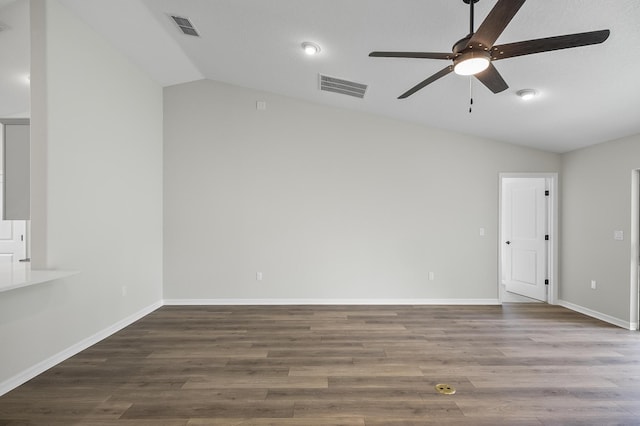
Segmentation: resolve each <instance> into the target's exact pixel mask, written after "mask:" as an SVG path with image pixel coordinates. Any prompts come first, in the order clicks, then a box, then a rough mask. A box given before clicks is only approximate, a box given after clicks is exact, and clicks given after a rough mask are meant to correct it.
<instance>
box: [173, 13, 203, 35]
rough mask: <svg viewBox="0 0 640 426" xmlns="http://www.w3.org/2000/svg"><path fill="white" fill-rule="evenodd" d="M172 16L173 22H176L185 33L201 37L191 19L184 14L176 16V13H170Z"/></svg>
mask: <svg viewBox="0 0 640 426" xmlns="http://www.w3.org/2000/svg"><path fill="white" fill-rule="evenodd" d="M170 16H171V19H173V22H175V23H176V25H177V26H178V28H180V30H181V31H182V32H183V33H185V34H186V35H190V36H196V37H200V34H198V32H197V31H196V29H195V27H194V26H193V24H192V23H191V21H189V19H188V18H183V17H182V16H176V15H170Z"/></svg>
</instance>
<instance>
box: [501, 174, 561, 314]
mask: <svg viewBox="0 0 640 426" xmlns="http://www.w3.org/2000/svg"><path fill="white" fill-rule="evenodd" d="M505 178H545V179H548V180H549V182H550V183H549V191H550V196H549V209H550V214H549V224H548V227H549V232H550V235H551V238H550V240H551V241H550V243H551V244H549V253H548V255H549V257H548V267H549V271H550V272H549V289H548V294H547V303H549V304H550V305H555V304H558V303H559V301H558V241H559V239H560V233H559V232H558V206H559V203H558V200H559V195H558V173H553V172H542V173H498V298H499V299H500V300H501V302H506V301H505V300H503V299H502V295H503V293H501V289H502V249H503V245H502V241H503V240H504V239H503V237H502V179H505Z"/></svg>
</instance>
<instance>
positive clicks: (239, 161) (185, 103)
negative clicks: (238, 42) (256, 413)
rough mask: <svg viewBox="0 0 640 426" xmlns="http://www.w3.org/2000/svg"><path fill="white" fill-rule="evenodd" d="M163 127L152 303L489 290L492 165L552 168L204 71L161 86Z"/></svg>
mask: <svg viewBox="0 0 640 426" xmlns="http://www.w3.org/2000/svg"><path fill="white" fill-rule="evenodd" d="M336 96H337V95H336ZM262 100H264V101H266V102H267V110H266V111H258V110H256V101H262ZM164 124H165V131H164V149H165V151H164V152H165V163H164V209H165V210H164V217H165V221H164V236H165V245H164V267H165V275H164V297H165V299H225V298H231V299H247V298H248V299H421V298H426V299H494V300H495V299H497V297H498V276H497V264H498V260H497V251H498V247H497V244H498V243H497V234H498V230H497V227H498V223H497V222H498V219H497V218H498V173H499V172H512V171H521V172H545V171H551V172H557V171H559V168H560V158H559V156H558V155H556V154H551V153H545V152H542V151H536V150H531V149H526V148H522V147H517V146H513V145H507V144H501V143H496V142H492V141H488V140H482V139H478V138H475V137H469V136H463V135H459V134H454V133H450V132H443V131H437V130H433V129H428V128H424V127H420V126H416V125H412V124H408V123H404V122H400V121H394V120H391V119H385V118H381V117H377V116H372V115H366V114H361V113H357V112H353V111H346V110H340V109H335V108H329V107H323V106H319V105H314V104H310V103H305V102H301V101H296V100H293V99H289V98H286V97H281V96H276V95H273V94H269V93H263V92H258V91H253V90H249V89H243V88H238V87H234V86H230V85H226V84H221V83H217V82H213V81H199V82H194V83H187V84H183V85H177V86H173V87H169V88H165V91H164ZM480 227H484V228H485V229H486V236H484V237H480V236H479V228H480ZM258 271H259V272H262V273H263V280H262V281H257V280H256V272H258ZM429 272H434V273H435V279H434V280H432V281H430V280H428V273H429Z"/></svg>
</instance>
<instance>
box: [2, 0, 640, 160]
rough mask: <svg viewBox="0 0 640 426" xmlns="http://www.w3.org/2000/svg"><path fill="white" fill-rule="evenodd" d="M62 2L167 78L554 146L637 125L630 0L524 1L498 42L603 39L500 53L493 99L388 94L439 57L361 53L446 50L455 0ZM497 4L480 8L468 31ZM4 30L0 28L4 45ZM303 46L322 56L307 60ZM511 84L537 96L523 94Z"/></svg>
mask: <svg viewBox="0 0 640 426" xmlns="http://www.w3.org/2000/svg"><path fill="white" fill-rule="evenodd" d="M0 1H2V2H3V3H8V4H6V5H4V7H2V8H1V9H0V22H2V21H3V19H4V16H3V13H2V12H3V11H5V10H7V9H10V8H11V6H12V3H14V2H7V1H6V0H0ZM17 1H20V0H17ZM60 1H61V3H63V4H64V5H66V6H67V7H68V8H69V9H70V11H71V12H72V13H74V14H76V15H77V16H79V17H80V18H81V19H82V20H84V21H85V22H86V23H87V24H88V25H89V26H91V27H92V28H94V29H95V30H96V31H97V32H98V33H100V34H102V35H103V36H104V37H105V38H106V39H108V40H109V42H110V43H112V44H113V45H114V46H115V47H116V48H117V49H119V50H121V51H122V52H123V53H124V54H125V55H126V56H128V57H129V58H130V59H131V60H132V61H133V62H135V63H136V64H138V65H139V66H140V67H141V68H142V69H144V70H145V71H146V72H148V73H149V75H150V76H151V77H152V78H154V79H155V80H156V81H158V82H159V83H160V84H162V85H164V86H167V85H172V84H177V83H182V82H187V81H192V80H197V79H201V78H208V79H213V80H218V81H222V82H226V83H230V84H235V85H239V86H243V87H248V88H254V89H259V90H263V91H267V92H273V93H277V94H281V95H286V96H291V97H294V98H298V99H303V100H308V101H310V102H316V103H320V104H325V105H329V106H334V107H339V108H346V109H353V110H358V111H363V112H368V113H373V114H378V115H381V116H388V117H393V118H397V119H401V120H406V121H409V122H416V123H420V124H424V125H426V126H430V127H435V128H441V129H447V130H452V131H456V132H461V133H466V134H471V135H476V136H479V137H483V138H489V139H494V140H499V141H504V142H508V143H514V144H519V145H526V146H531V147H536V148H540V149H544V150H549V151H555V152H566V151H570V150H573V149H576V148H580V147H583V146H588V145H591V144H595V143H599V142H603V141H607V140H612V139H616V138H619V137H623V136H627V135H630V134H637V133H640V112H639V111H640V78H638V76H640V51H639V50H638V48H637V46H639V45H640V24H639V23H640V2H638V1H637V0H529V1H527V2H525V4H524V5H523V6H522V8H521V9H520V11H519V12H518V13H517V14H516V16H515V17H514V18H513V20H512V21H511V23H510V24H509V25H508V26H507V28H506V30H505V31H504V32H503V33H502V34H501V35H500V37H499V38H498V40H497V43H498V44H504V43H510V42H516V41H521V40H529V39H536V38H541V37H549V36H556V35H563V34H569V33H578V32H585V31H593V30H601V29H610V30H611V35H610V37H609V38H608V40H606V41H605V42H604V43H602V44H598V45H593V46H587V47H579V48H575V49H568V50H559V51H554V52H548V53H540V54H535V55H529V56H521V57H515V58H511V59H505V60H502V61H499V62H496V63H495V66H496V68H497V69H498V70H499V71H500V73H501V74H502V77H503V78H504V79H505V81H506V82H507V84H508V85H509V88H508V89H507V90H505V91H503V92H501V93H499V94H493V93H491V92H490V91H489V90H487V89H486V88H485V87H484V86H483V85H482V84H480V83H479V82H478V81H477V80H475V79H470V78H469V77H463V76H459V75H456V74H453V73H452V74H450V75H448V76H446V77H445V78H442V79H440V80H438V81H436V82H434V83H433V84H431V85H429V86H427V87H425V88H424V89H423V90H421V91H419V92H417V93H416V94H414V95H413V96H411V97H409V98H408V99H404V100H398V99H397V97H398V96H399V95H400V94H401V93H403V92H405V91H406V90H407V89H409V88H411V87H412V86H414V85H415V84H417V83H418V82H420V81H422V80H424V79H425V78H426V77H428V76H429V75H431V74H433V73H435V72H437V71H439V70H440V69H442V68H443V66H446V63H443V62H442V61H437V60H426V59H395V58H394V59H388V58H370V57H368V54H369V52H371V51H374V50H402V51H431V52H450V51H451V47H452V45H453V43H454V42H455V41H457V40H459V39H460V38H462V37H464V36H465V35H466V34H467V33H468V30H469V6H468V5H466V4H464V3H463V1H462V0H394V1H388V0H347V1H345V0H322V1H317V0H316V1H310V0H270V1H265V0H60ZM3 3H0V6H2V4H3ZM495 3H496V0H480V1H479V2H478V3H477V4H476V5H475V12H476V16H475V22H476V28H477V26H478V25H479V23H480V22H482V20H483V19H484V18H485V17H486V15H487V14H488V13H489V11H490V10H491V9H492V8H493V6H494V5H495ZM171 14H175V15H179V16H183V17H187V18H189V19H190V21H191V22H192V23H193V24H194V26H195V28H196V29H197V31H198V32H199V34H200V37H192V36H188V35H184V34H182V33H181V32H180V31H179V30H178V28H177V26H176V25H175V24H174V22H173V21H172V20H171V18H170V15H171ZM8 33H9V32H8V31H4V32H0V48H1V46H2V45H1V43H2V38H3V37H6V35H7V34H8ZM304 41H312V42H314V43H317V44H318V45H319V46H320V47H321V49H322V50H321V52H320V54H318V55H316V56H313V57H309V56H307V55H305V54H304V52H303V50H302V48H301V43H302V42H304ZM0 53H2V52H1V51H0ZM5 63H6V62H5V61H3V63H2V65H1V67H3V68H4V67H5ZM319 74H325V75H329V76H332V77H337V78H341V79H346V80H350V81H355V82H359V83H363V84H366V85H368V88H367V91H366V94H365V96H364V98H362V99H358V98H353V97H348V96H344V95H340V94H335V93H329V92H324V91H320V90H319V88H318V75H319ZM0 76H1V75H0ZM470 80H471V81H472V82H471V85H470ZM520 89H534V90H536V91H537V92H538V94H539V96H537V97H536V98H535V99H534V100H531V101H529V102H523V101H522V100H521V99H520V98H519V97H518V96H516V94H515V93H516V91H518V90H520ZM0 90H3V91H4V90H5V86H0ZM470 91H472V93H473V99H474V105H473V112H472V113H469V112H468V111H469V96H470ZM2 96H3V97H4V92H3V95H2ZM1 112H2V111H0V113H1ZM399 137H400V135H399Z"/></svg>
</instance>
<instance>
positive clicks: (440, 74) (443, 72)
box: [398, 65, 453, 99]
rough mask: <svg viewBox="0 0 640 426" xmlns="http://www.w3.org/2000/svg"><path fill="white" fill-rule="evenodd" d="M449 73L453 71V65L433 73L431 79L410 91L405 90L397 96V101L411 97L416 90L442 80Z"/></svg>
mask: <svg viewBox="0 0 640 426" xmlns="http://www.w3.org/2000/svg"><path fill="white" fill-rule="evenodd" d="M451 71H453V65H449V66H448V67H446V68H443V69H441V70H440V71H438V72H437V73H435V74H434V75H432V76H431V77H429V78H427V79H426V80H424V81H423V82H421V83H418V84H416V85H415V86H413V87H412V88H411V89H409V90H407V91H406V92H404V93H403V94H402V95H400V96H398V99H404V98H408V97H409V96H411V95H413V94H414V93H416V92H417V91H418V90H420V89H422V88H423V87H425V86H427V85H429V84H431V83H433V82H434V81H436V80H437V79H439V78H442V77H444V76H445V75H447V74H449V73H450V72H451Z"/></svg>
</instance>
